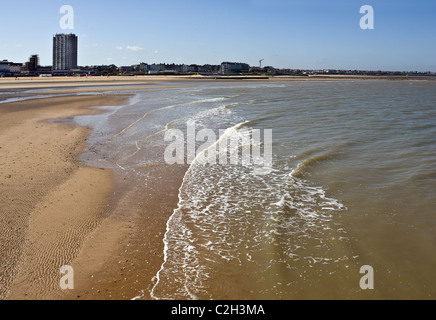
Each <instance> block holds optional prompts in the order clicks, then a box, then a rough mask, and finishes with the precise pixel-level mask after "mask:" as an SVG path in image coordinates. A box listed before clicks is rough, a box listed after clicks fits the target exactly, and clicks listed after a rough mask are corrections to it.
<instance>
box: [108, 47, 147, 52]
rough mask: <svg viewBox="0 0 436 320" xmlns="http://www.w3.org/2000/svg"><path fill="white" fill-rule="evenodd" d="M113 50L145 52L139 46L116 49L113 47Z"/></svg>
mask: <svg viewBox="0 0 436 320" xmlns="http://www.w3.org/2000/svg"><path fill="white" fill-rule="evenodd" d="M115 49H117V50H129V51H143V50H145V49H144V48H141V47H139V46H127V47H122V46H117V47H115Z"/></svg>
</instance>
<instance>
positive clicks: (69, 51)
mask: <svg viewBox="0 0 436 320" xmlns="http://www.w3.org/2000/svg"><path fill="white" fill-rule="evenodd" d="M77 55H78V38H77V36H76V35H75V34H72V33H71V34H56V35H55V36H54V37H53V70H54V71H56V70H71V69H77Z"/></svg>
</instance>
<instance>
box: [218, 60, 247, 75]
mask: <svg viewBox="0 0 436 320" xmlns="http://www.w3.org/2000/svg"><path fill="white" fill-rule="evenodd" d="M248 71H250V66H249V65H248V64H246V63H241V62H223V63H221V68H220V73H222V74H226V73H240V72H248Z"/></svg>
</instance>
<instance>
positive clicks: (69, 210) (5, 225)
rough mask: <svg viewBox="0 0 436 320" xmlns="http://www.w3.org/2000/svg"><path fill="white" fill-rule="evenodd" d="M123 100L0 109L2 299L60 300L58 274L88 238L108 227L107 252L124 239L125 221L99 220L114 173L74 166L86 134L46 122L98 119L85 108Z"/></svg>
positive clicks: (51, 101)
mask: <svg viewBox="0 0 436 320" xmlns="http://www.w3.org/2000/svg"><path fill="white" fill-rule="evenodd" d="M127 99H128V96H122V95H111V96H109V95H108V96H70V97H57V98H48V99H37V100H28V101H21V102H15V103H8V104H1V105H0V190H1V192H0V201H1V206H0V298H1V299H52V298H54V299H56V298H63V297H65V292H64V291H62V290H60V287H59V280H60V278H61V274H60V268H61V266H63V265H74V261H76V259H77V258H78V257H79V256H81V255H83V253H84V252H85V251H84V250H83V248H84V244H85V243H86V242H87V241H89V240H87V239H89V237H90V236H91V235H92V233H93V232H95V230H97V229H98V227H99V226H100V225H103V224H107V225H111V228H112V229H113V233H114V235H116V236H113V237H110V239H109V240H108V242H107V243H108V248H115V247H116V246H115V245H113V242H114V241H117V240H118V239H121V238H122V236H123V235H124V232H125V231H126V230H127V229H126V228H124V226H125V224H124V221H121V222H120V221H118V220H117V219H116V218H111V219H109V218H108V217H106V215H105V214H106V212H107V203H108V201H109V199H110V196H111V193H112V191H113V173H112V172H111V171H110V170H103V169H100V168H90V167H82V166H80V164H79V163H78V160H77V155H78V154H80V153H81V152H82V150H83V148H84V147H85V145H86V139H87V137H88V135H89V133H90V129H89V128H83V127H78V126H76V125H73V124H71V123H68V122H62V121H57V122H50V121H47V120H49V119H58V118H68V117H72V116H75V115H79V114H97V113H100V112H102V111H101V110H97V109H91V108H89V107H91V106H105V105H112V106H113V105H120V104H123V103H125V102H126V101H127ZM97 254H98V253H95V256H96V257H97ZM84 260H85V259H82V263H84V264H86V261H84ZM83 261H84V262H83ZM87 268H88V269H92V266H90V265H89V264H88V265H87Z"/></svg>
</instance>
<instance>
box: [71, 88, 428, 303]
mask: <svg viewBox="0 0 436 320" xmlns="http://www.w3.org/2000/svg"><path fill="white" fill-rule="evenodd" d="M155 85H156V89H150V86H147V87H148V89H147V90H135V91H132V92H130V93H131V94H132V98H131V99H130V102H129V103H128V104H127V105H125V106H121V107H106V108H105V109H106V110H107V112H106V113H105V114H102V115H97V116H82V117H76V121H77V122H78V123H80V124H82V125H89V126H92V127H93V128H94V131H93V134H92V136H91V137H90V139H89V143H90V145H89V147H88V150H87V152H85V154H84V156H83V157H82V160H83V161H85V160H84V159H85V158H86V162H87V163H88V164H90V165H95V166H99V167H110V168H113V169H114V170H115V172H122V173H124V174H128V175H130V176H131V177H135V178H134V179H133V178H132V183H137V184H143V185H144V186H147V181H149V180H148V176H147V175H148V174H149V172H150V168H154V169H155V168H159V167H161V168H168V167H180V169H181V170H183V171H182V172H183V175H182V179H181V180H180V185H178V186H177V188H179V194H178V204H177V205H176V206H174V208H172V211H171V212H170V213H169V215H168V216H169V219H168V221H167V222H166V226H165V233H164V234H163V235H162V239H161V241H162V242H163V246H162V247H163V252H162V253H161V255H162V261H161V262H162V264H161V266H160V268H159V269H157V270H156V273H155V275H154V277H153V286H152V287H151V288H149V289H148V290H146V291H145V293H144V294H143V295H142V298H151V299H156V300H175V299H181V300H195V299H202V300H203V299H207V300H209V299H238V300H239V299H243V300H245V299H266V300H287V299H361V298H363V299H435V298H436V209H435V208H436V82H433V81H407V80H404V81H387V80H371V81H360V80H356V81H353V80H343V81H220V80H217V81H199V82H188V83H186V82H180V83H172V84H171V86H177V85H180V88H171V89H164V88H158V86H164V85H165V84H155ZM151 87H152V86H151ZM114 90H115V89H114ZM254 132H257V133H259V137H258V138H260V139H254V136H255V135H254ZM229 137H232V139H236V141H239V143H237V144H234V145H233V147H235V146H236V147H235V148H236V149H235V148H233V149H232V146H231V145H230V144H228V143H227V141H230V140H231V139H229ZM268 137H270V139H268ZM224 144H226V145H227V148H220V146H222V145H224ZM247 146H248V149H247V148H246V147H247ZM232 150H233V151H232ZM235 150H236V151H235ZM244 150H245V151H247V150H248V151H247V152H248V153H249V154H248V158H245V160H246V161H243V152H244ZM256 150H257V152H256ZM268 151H269V152H270V159H269V158H268V156H267V155H268ZM231 152H235V153H233V156H235V154H236V155H240V159H239V158H238V159H237V160H238V161H230V156H231V155H230V153H231ZM90 155H92V156H90ZM205 155H207V157H209V158H208V159H209V160H211V159H212V158H214V159H215V161H204V159H205ZM246 155H247V154H246ZM176 156H177V157H176ZM206 159H207V158H206ZM226 159H227V161H226ZM200 160H203V161H200ZM153 172H154V174H156V172H161V174H162V179H164V178H165V177H164V175H165V174H168V173H166V172H167V170H161V171H156V170H154V171H153ZM147 187H148V188H150V190H151V191H153V185H149V186H147ZM146 196H147V195H146V194H144V197H146ZM144 241H147V239H144ZM144 289H145V288H144ZM132 298H133V297H132Z"/></svg>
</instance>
